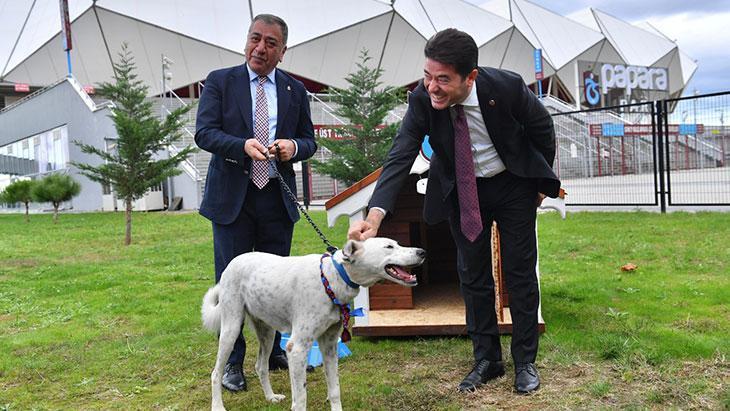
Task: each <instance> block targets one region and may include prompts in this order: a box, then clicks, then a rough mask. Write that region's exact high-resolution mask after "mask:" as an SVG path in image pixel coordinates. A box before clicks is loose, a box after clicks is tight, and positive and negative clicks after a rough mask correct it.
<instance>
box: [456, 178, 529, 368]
mask: <svg viewBox="0 0 730 411" xmlns="http://www.w3.org/2000/svg"><path fill="white" fill-rule="evenodd" d="M477 191H478V193H479V207H480V211H481V217H482V223H483V226H484V231H483V232H482V233H481V234H480V235H479V237H477V239H476V241H474V242H473V243H472V242H470V241H469V240H467V239H466V238H465V237H464V235H463V234H462V233H461V229H460V224H459V215H458V212H457V213H454V215H453V216H452V218H451V219H450V226H451V233H452V235H453V236H454V240H455V242H456V249H457V271H458V273H459V280H460V282H461V293H462V296H463V297H464V303H465V305H466V328H467V332H468V334H469V336H470V337H471V339H472V343H473V345H474V359H475V360H477V361H478V360H481V359H488V360H492V361H498V360H501V359H502V349H501V346H500V342H499V329H498V326H497V315H496V313H495V310H494V278H493V277H492V257H491V236H492V234H491V226H492V221H497V226H498V228H499V234H500V239H501V244H500V250H501V256H502V273H503V278H504V280H505V282H506V285H507V291H508V293H509V308H510V313H511V314H512V358H513V360H514V361H515V362H535V358H536V357H537V346H538V330H537V307H538V304H539V301H540V295H539V289H538V284H537V274H536V272H535V265H536V263H537V242H536V238H535V217H536V206H535V201H536V198H537V184H536V182H535V181H534V180H530V179H525V178H521V177H517V176H515V175H513V174H511V173H509V172H507V171H505V172H502V173H500V174H498V175H496V176H494V177H491V178H477ZM457 210H458V207H457Z"/></svg>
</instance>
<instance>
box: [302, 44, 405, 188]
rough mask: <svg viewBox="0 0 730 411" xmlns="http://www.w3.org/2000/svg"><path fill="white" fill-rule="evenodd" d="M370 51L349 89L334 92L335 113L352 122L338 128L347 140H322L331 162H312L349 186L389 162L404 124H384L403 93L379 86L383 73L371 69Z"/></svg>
mask: <svg viewBox="0 0 730 411" xmlns="http://www.w3.org/2000/svg"><path fill="white" fill-rule="evenodd" d="M370 60H371V57H369V56H368V51H367V50H366V49H363V50H362V51H361V53H360V62H359V63H357V71H356V72H354V73H350V74H349V75H348V76H347V78H346V81H347V82H348V83H349V84H350V86H349V87H348V88H346V89H338V88H334V89H332V94H333V97H334V99H333V100H334V102H335V103H337V105H338V106H337V108H336V109H335V114H336V115H338V116H341V117H344V118H347V119H348V120H349V121H350V123H349V124H347V125H345V126H340V127H338V128H337V129H338V131H339V134H341V135H343V136H344V138H343V139H329V138H327V139H325V138H322V139H319V140H318V144H320V145H321V146H322V147H325V148H327V149H328V150H330V151H331V152H332V158H331V159H330V160H327V161H319V160H314V159H313V160H311V161H312V167H313V168H314V169H315V170H316V171H318V172H319V173H322V174H327V175H329V176H331V177H332V178H334V179H336V180H340V181H344V182H345V183H346V184H347V185H348V186H349V185H352V184H353V183H355V182H357V181H359V180H361V179H362V178H364V177H365V176H367V175H368V174H370V173H372V172H373V171H375V170H376V169H377V168H378V167H380V166H382V165H383V163H384V162H385V157H386V155H387V154H388V150H389V149H390V146H391V143H392V141H393V137H395V134H396V132H397V131H398V127H399V125H400V122H397V123H393V124H388V125H384V124H383V121H384V120H385V116H387V115H388V112H389V111H391V110H392V109H394V108H395V107H396V106H398V104H400V103H401V102H402V101H403V90H402V89H400V88H396V87H384V88H380V89H379V87H380V86H381V85H382V82H381V81H380V77H381V75H382V74H383V70H382V69H380V68H377V69H373V68H369V67H368V66H367V62H368V61H370Z"/></svg>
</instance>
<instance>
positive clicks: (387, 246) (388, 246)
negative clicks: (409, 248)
mask: <svg viewBox="0 0 730 411" xmlns="http://www.w3.org/2000/svg"><path fill="white" fill-rule="evenodd" d="M385 248H395V247H393V244H388V245H386V246H385Z"/></svg>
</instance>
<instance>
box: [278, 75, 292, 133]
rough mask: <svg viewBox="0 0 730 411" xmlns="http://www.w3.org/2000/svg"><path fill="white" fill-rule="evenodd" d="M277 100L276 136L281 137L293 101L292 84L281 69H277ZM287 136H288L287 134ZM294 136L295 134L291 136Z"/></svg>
mask: <svg viewBox="0 0 730 411" xmlns="http://www.w3.org/2000/svg"><path fill="white" fill-rule="evenodd" d="M276 101H277V113H276V136H275V138H277V139H278V138H282V137H281V132H282V131H281V130H283V129H284V124H285V121H286V115H287V114H288V113H289V103H291V84H289V81H288V79H287V78H286V76H284V74H282V72H281V70H278V69H277V70H276ZM285 137H286V136H285ZM289 137H293V136H289Z"/></svg>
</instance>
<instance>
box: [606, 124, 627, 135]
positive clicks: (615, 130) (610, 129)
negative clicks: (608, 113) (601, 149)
mask: <svg viewBox="0 0 730 411" xmlns="http://www.w3.org/2000/svg"><path fill="white" fill-rule="evenodd" d="M601 131H602V132H603V135H604V136H605V137H620V136H623V135H624V125H623V124H622V123H603V124H602V130H601Z"/></svg>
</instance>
